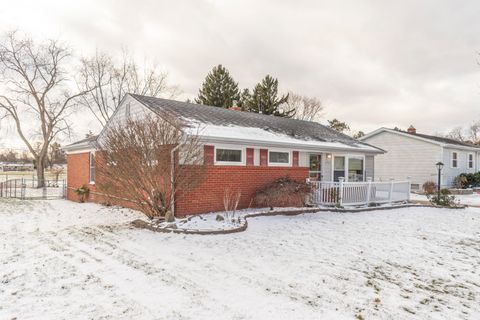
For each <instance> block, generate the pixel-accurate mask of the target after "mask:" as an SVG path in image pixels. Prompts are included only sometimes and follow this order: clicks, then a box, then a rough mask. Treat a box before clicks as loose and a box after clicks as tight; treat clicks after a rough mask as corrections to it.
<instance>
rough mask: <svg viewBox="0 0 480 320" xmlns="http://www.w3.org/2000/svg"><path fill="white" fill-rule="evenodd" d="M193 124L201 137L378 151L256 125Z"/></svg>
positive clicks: (363, 146)
mask: <svg viewBox="0 0 480 320" xmlns="http://www.w3.org/2000/svg"><path fill="white" fill-rule="evenodd" d="M189 123H190V124H191V125H192V128H191V129H190V131H191V132H192V133H193V134H198V135H200V136H201V137H206V138H211V139H212V138H213V139H227V140H229V139H232V140H252V141H258V142H263V143H276V144H283V145H288V146H292V145H295V146H296V147H297V148H335V149H344V150H357V151H359V150H364V151H378V149H376V148H374V147H371V146H368V145H365V144H361V143H357V144H355V145H349V144H345V143H341V142H327V141H316V140H303V139H297V138H294V137H292V136H289V135H286V134H282V133H279V132H273V131H268V130H264V129H261V128H254V127H240V126H233V125H231V126H219V125H211V124H197V123H195V122H193V121H190V122H189Z"/></svg>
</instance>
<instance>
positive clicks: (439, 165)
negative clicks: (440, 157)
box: [435, 161, 443, 199]
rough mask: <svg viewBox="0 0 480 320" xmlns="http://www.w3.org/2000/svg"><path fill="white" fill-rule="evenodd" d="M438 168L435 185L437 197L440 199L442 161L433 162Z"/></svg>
mask: <svg viewBox="0 0 480 320" xmlns="http://www.w3.org/2000/svg"><path fill="white" fill-rule="evenodd" d="M435 165H436V166H437V169H438V185H437V192H438V198H439V199H440V185H441V183H442V178H441V177H442V169H443V163H442V162H440V161H439V162H437V163H436V164H435Z"/></svg>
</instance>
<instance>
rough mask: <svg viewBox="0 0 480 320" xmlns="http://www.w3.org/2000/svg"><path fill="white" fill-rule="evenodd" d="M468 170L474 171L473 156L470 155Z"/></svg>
mask: <svg viewBox="0 0 480 320" xmlns="http://www.w3.org/2000/svg"><path fill="white" fill-rule="evenodd" d="M468 168H469V169H473V154H472V153H470V154H468Z"/></svg>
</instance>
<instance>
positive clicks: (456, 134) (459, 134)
mask: <svg viewBox="0 0 480 320" xmlns="http://www.w3.org/2000/svg"><path fill="white" fill-rule="evenodd" d="M445 137H446V138H450V139H454V140H458V141H466V140H467V138H466V137H465V136H464V134H463V128H462V127H455V128H453V129H452V130H450V132H448V133H447V134H446V135H445Z"/></svg>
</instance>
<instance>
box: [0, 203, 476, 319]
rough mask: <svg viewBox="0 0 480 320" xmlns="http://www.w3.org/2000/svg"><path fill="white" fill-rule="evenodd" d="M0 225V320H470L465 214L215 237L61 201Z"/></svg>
mask: <svg viewBox="0 0 480 320" xmlns="http://www.w3.org/2000/svg"><path fill="white" fill-rule="evenodd" d="M0 218H1V221H2V222H1V224H0V238H1V245H0V246H1V250H0V261H1V267H0V319H12V318H14V317H17V318H18V319H216V318H220V319H352V318H354V316H355V315H361V316H362V317H363V318H365V319H371V318H377V319H378V318H381V319H412V318H418V319H478V318H480V274H479V272H480V260H479V251H480V209H478V208H467V209H464V210H450V209H435V208H415V207H414V208H406V209H394V210H386V211H373V212H355V213H334V212H320V213H314V214H304V215H299V216H292V217H286V216H274V217H258V218H251V219H249V228H248V229H247V231H245V232H243V233H237V234H230V235H220V236H218V235H217V236H199V235H179V234H164V233H155V232H151V231H148V230H141V229H135V228H132V227H131V226H130V224H129V221H131V220H134V219H137V218H141V216H140V215H139V214H138V213H136V212H134V211H130V210H127V209H117V208H112V207H109V208H106V207H101V206H100V205H96V204H76V203H71V202H67V201H64V200H51V201H40V200H38V201H25V202H20V201H15V200H9V201H5V200H1V199H0ZM376 299H379V300H376ZM412 313H414V314H412Z"/></svg>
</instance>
